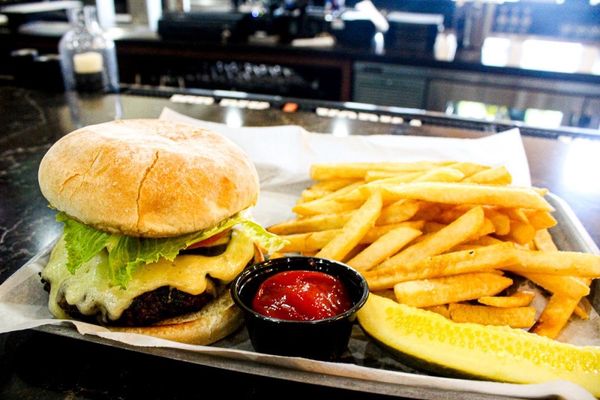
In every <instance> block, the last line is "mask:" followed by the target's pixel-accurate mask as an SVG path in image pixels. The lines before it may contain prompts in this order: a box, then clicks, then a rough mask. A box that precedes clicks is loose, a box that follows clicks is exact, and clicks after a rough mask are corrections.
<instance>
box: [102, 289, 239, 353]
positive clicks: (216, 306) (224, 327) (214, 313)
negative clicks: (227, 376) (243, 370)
mask: <svg viewBox="0 0 600 400" xmlns="http://www.w3.org/2000/svg"><path fill="white" fill-rule="evenodd" d="M242 323H243V317H242V311H241V310H240V309H239V308H238V307H237V306H236V305H235V304H234V303H233V300H232V299H231V295H230V294H229V290H225V291H223V293H221V294H220V295H219V297H217V298H215V299H213V300H212V301H211V302H209V303H208V304H207V305H206V306H204V307H203V308H202V309H200V311H197V312H194V313H190V314H186V315H183V316H180V317H176V318H172V319H170V320H166V321H162V322H160V323H157V324H155V325H152V326H139V327H108V328H109V329H110V330H112V331H116V332H128V333H138V334H141V335H150V336H155V337H159V338H161V339H167V340H173V341H176V342H182V343H189V344H199V345H208V344H212V343H214V342H216V341H218V340H221V339H223V338H224V337H226V336H228V335H230V334H231V333H233V332H235V331H236V330H237V329H238V328H239V327H240V326H242Z"/></svg>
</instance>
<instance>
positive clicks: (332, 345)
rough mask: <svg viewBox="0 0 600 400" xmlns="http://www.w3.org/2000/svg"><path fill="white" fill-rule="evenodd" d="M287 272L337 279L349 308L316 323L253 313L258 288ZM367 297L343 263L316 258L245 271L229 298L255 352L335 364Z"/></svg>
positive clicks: (356, 276) (364, 284)
mask: <svg viewBox="0 0 600 400" xmlns="http://www.w3.org/2000/svg"><path fill="white" fill-rule="evenodd" d="M289 270H307V271H320V272H323V273H326V274H329V275H332V276H334V277H336V278H338V279H340V281H341V282H342V284H343V285H344V286H345V287H346V289H347V290H348V294H349V296H350V299H351V302H352V307H351V308H350V309H349V310H347V311H346V312H344V313H342V314H339V315H336V316H334V317H331V318H326V319H321V320H315V321H288V320H282V319H277V318H271V317H267V316H264V315H262V314H259V313H257V312H256V311H254V310H252V298H253V297H254V295H255V294H256V292H257V291H258V287H259V286H260V284H261V283H262V282H263V281H264V280H265V279H267V278H268V277H270V276H271V275H274V274H276V273H278V272H282V271H289ZM368 296H369V287H368V285H367V282H366V281H365V279H364V278H363V277H362V275H361V274H360V273H358V272H357V271H356V270H354V269H352V268H350V267H349V266H347V265H345V264H343V263H340V262H337V261H332V260H327V259H323V258H316V257H283V258H275V259H272V260H268V261H264V262H262V263H258V264H255V265H253V266H252V267H250V268H248V269H246V270H245V271H244V272H242V273H241V274H240V275H239V276H238V277H237V278H236V279H235V280H234V281H233V282H232V285H231V297H232V298H233V300H234V302H235V303H236V304H237V305H238V306H239V307H240V308H241V309H242V311H243V313H244V318H245V322H246V328H247V330H248V335H249V337H250V341H251V342H252V346H253V347H254V349H255V350H256V351H258V352H261V353H269V354H278V355H285V356H298V357H305V358H314V359H319V360H334V359H336V358H339V357H340V356H341V355H342V353H343V352H344V351H345V350H346V348H347V347H348V341H349V340H350V334H351V331H352V324H353V323H354V320H355V316H356V312H357V311H358V310H359V309H360V308H361V307H362V306H363V305H364V304H365V302H366V301H367V297H368Z"/></svg>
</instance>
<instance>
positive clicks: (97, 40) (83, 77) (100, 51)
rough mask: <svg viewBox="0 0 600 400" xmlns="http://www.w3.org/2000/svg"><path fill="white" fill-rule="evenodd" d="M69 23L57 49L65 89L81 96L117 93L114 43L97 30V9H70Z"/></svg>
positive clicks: (117, 83)
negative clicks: (85, 94) (68, 28)
mask: <svg viewBox="0 0 600 400" xmlns="http://www.w3.org/2000/svg"><path fill="white" fill-rule="evenodd" d="M69 23H70V24H71V29H70V30H69V31H68V32H67V33H65V34H64V35H63V37H62V38H61V39H60V42H59V45H58V50H59V53H60V61H61V68H62V73H63V79H64V83H65V89H66V90H68V91H77V92H80V93H99V92H116V91H118V89H119V72H118V69H117V56H116V51H115V43H114V42H113V40H112V39H110V38H109V37H108V36H107V35H106V33H105V32H104V31H103V30H102V28H101V27H100V24H99V23H98V18H97V16H96V7H94V6H85V7H83V8H76V9H71V10H70V11H69Z"/></svg>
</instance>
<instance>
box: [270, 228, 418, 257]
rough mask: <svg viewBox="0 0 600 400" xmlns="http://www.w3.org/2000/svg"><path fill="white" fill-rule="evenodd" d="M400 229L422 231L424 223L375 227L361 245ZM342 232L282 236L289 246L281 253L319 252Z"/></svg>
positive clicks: (337, 230)
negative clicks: (406, 228) (407, 228)
mask: <svg viewBox="0 0 600 400" xmlns="http://www.w3.org/2000/svg"><path fill="white" fill-rule="evenodd" d="M400 227H409V228H413V229H421V228H422V227H423V221H407V222H401V223H399V224H390V225H381V226H375V227H373V228H372V229H370V230H369V231H368V232H367V234H366V235H365V236H363V238H362V239H361V240H360V242H359V244H370V243H373V242H374V241H376V240H377V239H378V238H379V237H381V236H383V235H385V234H386V233H388V232H389V231H391V230H392V229H396V228H400ZM341 232H342V229H329V230H326V231H320V232H307V233H297V234H292V235H281V238H282V239H285V240H286V241H287V244H286V245H285V246H284V247H283V248H282V249H281V250H280V251H281V252H288V253H289V252H301V253H305V252H312V251H319V250H321V249H322V248H323V247H325V245H327V243H329V242H331V241H332V240H333V239H334V238H335V237H336V236H338V235H339V234H340V233H341Z"/></svg>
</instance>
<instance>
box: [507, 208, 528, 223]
mask: <svg viewBox="0 0 600 400" xmlns="http://www.w3.org/2000/svg"><path fill="white" fill-rule="evenodd" d="M501 212H503V213H504V214H506V215H507V216H508V218H510V219H511V220H512V221H519V222H522V223H524V224H528V223H529V219H528V218H527V214H525V210H523V209H522V208H505V209H503V210H501Z"/></svg>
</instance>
